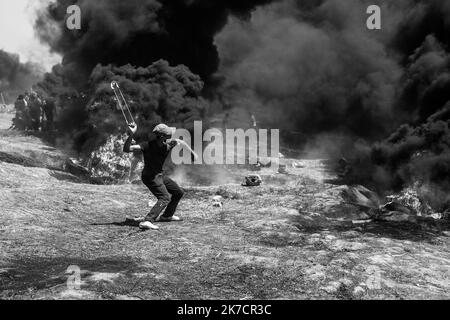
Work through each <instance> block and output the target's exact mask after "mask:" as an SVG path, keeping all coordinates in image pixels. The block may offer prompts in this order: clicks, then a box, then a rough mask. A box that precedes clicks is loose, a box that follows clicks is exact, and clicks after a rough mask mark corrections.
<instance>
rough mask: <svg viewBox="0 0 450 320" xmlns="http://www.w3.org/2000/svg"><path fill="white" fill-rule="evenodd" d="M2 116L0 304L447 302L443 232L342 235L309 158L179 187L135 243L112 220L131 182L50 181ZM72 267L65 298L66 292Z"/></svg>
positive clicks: (138, 210) (142, 196) (348, 227)
mask: <svg viewBox="0 0 450 320" xmlns="http://www.w3.org/2000/svg"><path fill="white" fill-rule="evenodd" d="M10 117H11V116H10V115H5V114H2V115H0V126H1V128H0V129H1V130H0V298H1V299H449V298H450V274H449V266H450V250H449V243H450V239H449V236H450V232H449V231H448V230H449V225H448V223H445V222H433V223H431V222H430V223H424V222H421V223H414V224H413V223H386V222H384V223H374V222H372V223H365V224H354V223H352V220H355V219H361V218H363V217H364V214H363V213H361V212H359V211H358V209H357V208H354V207H352V206H350V205H347V204H344V203H343V200H342V199H341V197H340V191H341V190H342V188H345V186H337V185H334V184H330V183H328V182H327V181H329V180H328V179H332V178H333V176H332V175H331V174H330V173H329V172H327V170H326V166H325V164H324V162H322V161H320V160H295V161H296V162H297V163H298V166H297V168H293V167H292V166H289V167H288V171H289V174H286V175H284V174H274V173H272V172H270V171H269V170H268V169H264V170H263V171H262V172H261V173H260V174H261V175H262V177H263V180H264V183H263V185H262V186H260V187H252V188H248V187H242V186H241V185H240V184H239V183H237V182H236V183H229V184H226V185H215V186H198V185H197V186H189V185H186V184H184V185H183V187H184V188H185V190H186V196H185V198H184V199H183V200H182V202H181V204H180V207H179V214H180V215H181V216H182V217H183V218H184V221H183V222H179V223H161V224H160V227H161V229H160V230H158V231H151V232H149V231H146V232H143V231H140V230H139V228H137V227H136V226H133V225H129V224H127V223H125V219H126V217H133V216H141V215H143V214H145V213H146V212H147V211H148V210H149V208H148V201H149V200H151V199H152V197H150V195H149V193H148V191H147V190H146V188H145V187H144V186H143V185H140V184H138V185H134V184H126V185H110V186H105V185H90V184H84V183H81V182H80V181H79V180H78V179H77V178H76V177H74V176H72V175H70V174H67V173H65V172H63V171H60V169H59V168H60V164H61V163H63V160H64V157H65V155H64V154H63V153H62V152H61V151H58V150H56V149H54V148H53V147H52V146H49V145H45V143H43V142H42V141H41V140H40V139H38V138H36V137H32V136H24V135H21V134H18V133H14V132H10V131H6V128H8V127H9V125H10V122H9V121H10ZM18 159H19V160H21V161H18ZM289 161H291V162H292V161H293V160H289ZM46 163H47V164H48V163H50V164H51V165H50V166H48V165H47V166H46V165H45V164H46ZM245 173H247V171H245V170H244V169H242V170H236V171H234V172H233V174H234V175H235V176H243V175H245ZM216 195H221V196H222V197H223V199H224V200H223V201H224V205H223V207H222V208H218V207H214V206H213V201H212V197H214V196H216ZM69 267H70V268H69ZM78 268H79V270H80V271H81V274H80V281H81V285H80V287H79V288H78V287H77V286H75V287H73V286H71V285H68V280H69V284H70V283H73V282H71V281H72V280H73V279H74V278H73V275H74V274H71V273H70V271H71V270H77V269H78Z"/></svg>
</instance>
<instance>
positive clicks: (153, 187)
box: [142, 176, 170, 222]
mask: <svg viewBox="0 0 450 320" xmlns="http://www.w3.org/2000/svg"><path fill="white" fill-rule="evenodd" d="M142 181H143V182H144V184H145V185H146V186H147V188H149V190H150V191H151V192H152V193H153V195H154V196H155V197H156V198H157V199H158V201H157V202H156V204H155V205H154V206H153V208H152V209H151V210H150V213H149V214H148V215H147V216H146V217H145V220H146V221H150V222H155V220H156V218H158V216H159V215H160V214H161V212H162V211H163V210H164V209H166V207H167V205H168V204H169V202H170V193H169V192H168V191H167V189H166V186H165V185H164V183H163V181H162V177H160V176H159V177H158V176H157V177H155V178H153V179H146V178H145V177H143V179H142Z"/></svg>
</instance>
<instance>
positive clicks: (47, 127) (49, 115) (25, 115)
mask: <svg viewBox="0 0 450 320" xmlns="http://www.w3.org/2000/svg"><path fill="white" fill-rule="evenodd" d="M14 107H15V110H16V117H15V118H14V120H13V126H12V127H13V128H15V129H18V130H22V131H39V130H41V131H52V130H53V129H54V117H55V113H56V104H55V100H54V99H53V98H50V97H48V98H43V97H41V96H39V95H38V94H37V93H36V92H31V93H28V92H25V94H21V95H19V97H18V98H17V100H16V102H15V103H14Z"/></svg>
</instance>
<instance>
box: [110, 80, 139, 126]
mask: <svg viewBox="0 0 450 320" xmlns="http://www.w3.org/2000/svg"><path fill="white" fill-rule="evenodd" d="M111 89H112V90H113V91H114V94H115V95H116V99H117V104H118V105H119V108H120V110H121V111H122V114H123V117H124V118H125V121H126V122H127V125H128V126H129V125H132V124H135V123H136V122H135V121H134V118H133V115H132V114H131V111H130V107H129V106H128V103H127V101H126V100H125V98H124V96H123V93H122V90H120V87H119V83H118V82H117V81H113V82H111ZM125 110H126V112H125Z"/></svg>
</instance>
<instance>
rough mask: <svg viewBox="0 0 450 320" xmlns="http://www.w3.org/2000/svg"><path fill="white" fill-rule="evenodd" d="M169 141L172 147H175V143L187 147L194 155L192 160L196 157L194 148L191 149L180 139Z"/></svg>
mask: <svg viewBox="0 0 450 320" xmlns="http://www.w3.org/2000/svg"><path fill="white" fill-rule="evenodd" d="M171 143H172V144H173V145H172V147H175V146H176V145H181V146H182V147H183V148H185V149H187V150H188V151H189V152H190V153H191V154H192V156H193V157H194V161H196V160H197V159H198V155H197V154H196V153H195V151H194V150H192V149H191V147H190V146H189V145H188V144H187V143H186V142H185V141H183V140H180V139H173V140H172V142H171Z"/></svg>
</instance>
